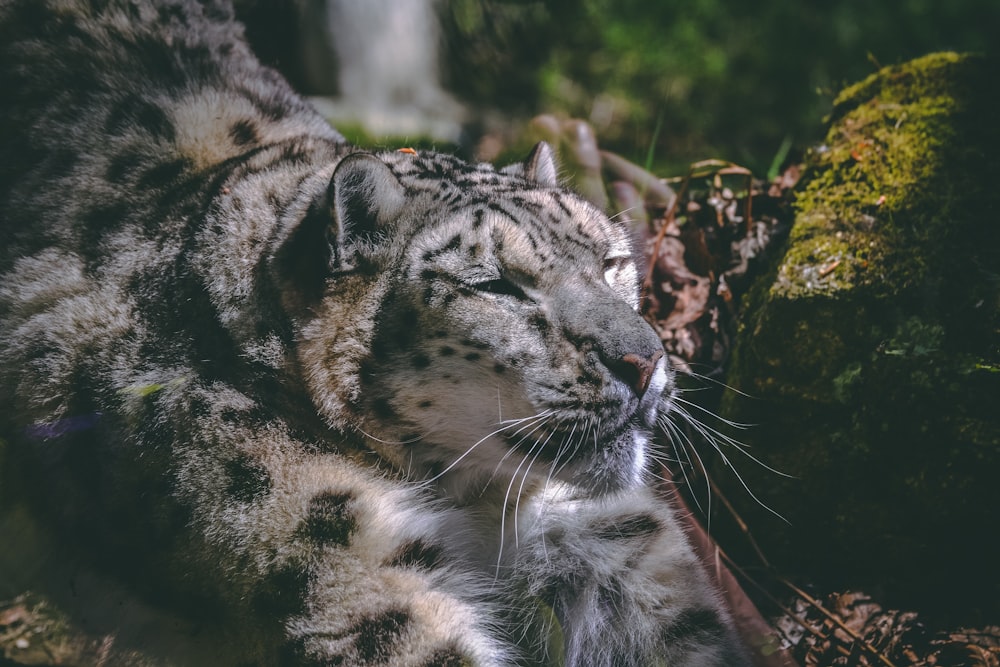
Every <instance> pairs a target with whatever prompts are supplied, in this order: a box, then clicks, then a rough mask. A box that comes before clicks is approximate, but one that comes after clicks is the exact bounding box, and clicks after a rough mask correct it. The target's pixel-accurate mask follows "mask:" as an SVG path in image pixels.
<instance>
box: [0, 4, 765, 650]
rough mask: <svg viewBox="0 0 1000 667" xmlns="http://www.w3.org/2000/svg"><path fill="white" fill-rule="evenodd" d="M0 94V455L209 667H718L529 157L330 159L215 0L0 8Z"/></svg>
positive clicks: (580, 237)
mask: <svg viewBox="0 0 1000 667" xmlns="http://www.w3.org/2000/svg"><path fill="white" fill-rule="evenodd" d="M0 89H2V90H3V95H2V96H0V273H2V276H3V277H2V280H0V437H2V438H3V439H4V441H6V443H7V444H8V446H9V447H10V448H11V450H12V451H13V452H14V453H15V454H16V456H14V457H13V458H14V459H16V464H17V465H18V466H19V471H20V472H19V474H24V475H26V476H28V477H27V478H28V479H30V480H32V483H31V484H30V487H31V489H32V490H33V494H32V496H33V498H34V499H35V501H36V502H37V506H38V507H40V508H41V509H40V510H39V511H40V512H43V513H44V515H45V516H46V517H47V519H46V520H51V521H52V522H54V523H56V524H58V525H60V526H63V527H64V530H63V532H62V533H61V536H62V537H64V538H65V539H66V540H67V541H68V542H70V543H72V544H74V545H77V544H79V545H84V546H85V547H86V549H87V550H88V552H90V553H92V554H93V559H94V562H96V563H100V564H102V565H103V566H105V567H106V568H107V569H108V570H109V571H111V572H113V573H115V575H116V576H119V577H121V578H122V580H123V581H126V582H130V584H131V585H134V586H135V587H136V588H137V590H141V591H143V594H148V595H149V596H150V599H151V600H154V601H156V603H157V604H161V603H162V604H163V605H166V606H169V607H170V608H172V609H177V610H180V613H184V614H187V613H190V614H195V613H200V614H201V615H202V616H203V617H210V618H211V619H212V620H213V622H216V623H218V624H219V626H221V627H225V628H228V629H227V633H228V634H226V635H225V636H227V637H235V638H236V640H235V641H230V642H228V643H227V648H226V651H228V652H227V653H225V654H221V653H220V654H219V655H218V656H216V657H215V658H214V659H213V660H212V664H241V665H251V664H252V665H286V664H301V665H345V666H347V665H351V666H355V665H357V666H361V665H391V666H393V667H402V666H414V667H417V666H423V667H432V666H440V667H454V666H459V665H474V666H484V667H485V666H493V665H497V666H499V665H570V666H593V667H599V666H604V665H606V666H608V667H611V666H614V667H624V666H630V665H635V666H646V665H670V666H681V665H688V666H695V665H697V666H699V667H705V666H711V665H741V664H746V657H745V652H744V650H743V649H742V648H741V647H740V642H739V640H738V639H737V634H736V632H735V629H734V624H733V622H732V620H731V618H730V616H729V615H728V613H727V611H726V609H725V608H724V605H723V604H722V603H721V602H720V599H719V596H718V595H717V593H716V592H715V590H714V589H713V587H712V585H711V583H710V580H709V578H708V576H707V574H706V573H705V572H704V571H703V569H702V567H701V565H700V563H699V560H698V558H697V557H696V556H695V554H694V552H693V551H692V549H691V547H690V546H689V544H688V542H687V540H686V539H685V535H684V534H683V531H682V529H681V528H680V527H679V524H678V521H677V517H676V516H675V514H674V512H673V511H672V510H671V506H670V504H669V502H668V500H667V499H666V498H665V497H664V496H663V494H662V492H661V491H658V490H657V487H656V485H654V484H653V481H654V477H653V475H652V472H651V466H652V464H651V452H652V448H653V446H654V445H653V440H652V438H653V435H654V432H655V429H656V426H657V422H658V420H659V419H661V418H662V417H663V415H665V414H667V413H668V412H669V410H670V407H671V401H672V397H673V396H674V392H675V383H674V376H673V372H672V371H671V369H670V368H669V367H668V365H667V360H666V359H665V358H664V355H663V349H662V345H661V341H660V340H659V338H658V336H657V335H656V334H655V333H654V331H653V329H652V328H651V327H650V326H649V325H648V324H647V323H646V322H645V321H644V320H643V318H642V317H641V316H640V314H639V313H638V312H637V306H638V276H637V264H636V259H635V257H634V254H633V249H632V244H631V241H630V237H629V233H628V230H627V229H625V228H624V226H623V225H622V224H621V223H618V222H615V221H614V220H612V219H610V218H609V217H608V216H607V215H606V214H605V213H604V212H602V211H600V210H598V209H597V208H595V207H594V206H592V205H591V204H589V203H587V202H586V201H585V200H584V199H582V198H581V197H579V196H577V195H576V194H574V193H573V192H571V191H570V190H568V189H565V188H564V187H561V186H560V183H559V178H558V169H557V166H556V162H555V158H554V154H553V150H552V149H551V148H550V147H549V146H548V145H546V144H544V143H542V144H539V145H537V146H536V147H535V148H534V149H533V150H532V151H531V152H530V154H529V155H528V156H527V158H526V159H525V160H523V161H522V162H517V163H515V164H513V165H510V166H508V167H504V168H501V169H496V168H494V167H493V166H491V165H488V164H478V163H471V162H467V161H463V160H460V159H458V158H456V157H453V156H450V155H447V154H442V153H436V152H432V151H424V150H419V151H418V150H411V149H401V150H383V151H366V150H360V149H358V148H356V147H354V146H352V145H350V144H349V143H348V142H346V141H345V140H344V138H343V137H342V136H341V135H340V134H339V133H337V132H336V131H335V130H334V129H332V128H331V127H330V126H329V125H328V124H327V123H326V122H325V121H324V120H323V119H322V118H321V117H320V116H319V115H318V114H317V113H316V112H315V111H314V110H313V108H312V107H311V106H310V105H309V104H308V103H307V102H306V101H304V99H303V98H301V97H298V96H297V95H296V94H295V93H294V92H293V91H292V90H291V89H290V87H289V85H288V84H287V83H286V82H285V80H284V79H283V78H282V77H281V76H280V75H279V74H278V73H277V72H276V71H275V70H273V69H270V68H268V67H265V66H263V65H261V64H260V62H259V61H258V60H257V59H256V58H255V56H254V55H253V53H252V52H251V49H250V47H249V46H248V44H247V43H246V41H245V40H244V38H243V28H242V27H241V25H240V24H239V23H238V22H237V20H236V19H235V17H234V13H233V9H232V7H231V6H230V4H229V3H228V1H226V0H205V1H204V2H196V1H195V0H3V2H2V3H0ZM219 636H222V635H219ZM220 651H221V649H220Z"/></svg>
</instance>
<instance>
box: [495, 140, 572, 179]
mask: <svg viewBox="0 0 1000 667" xmlns="http://www.w3.org/2000/svg"><path fill="white" fill-rule="evenodd" d="M501 171H502V172H503V173H505V174H517V175H519V176H521V177H523V178H524V179H526V180H528V181H530V182H532V183H534V184H535V185H538V186H541V187H543V188H555V187H558V186H559V168H558V166H557V164H556V155H555V151H553V150H552V146H550V145H549V144H548V143H546V142H544V141H539V142H538V143H537V144H535V146H534V148H532V149H531V152H530V153H528V157H526V158H525V159H524V161H523V162H515V163H514V164H509V165H507V166H506V167H504V168H503V169H502V170H501Z"/></svg>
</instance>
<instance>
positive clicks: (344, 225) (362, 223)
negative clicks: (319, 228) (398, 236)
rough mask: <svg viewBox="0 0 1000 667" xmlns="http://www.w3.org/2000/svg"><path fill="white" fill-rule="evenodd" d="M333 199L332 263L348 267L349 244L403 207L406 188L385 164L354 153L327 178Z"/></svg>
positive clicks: (354, 244)
mask: <svg viewBox="0 0 1000 667" xmlns="http://www.w3.org/2000/svg"><path fill="white" fill-rule="evenodd" d="M329 192H330V194H331V198H332V202H333V211H332V212H333V226H334V237H335V238H336V240H337V243H336V244H335V247H334V257H333V267H334V269H335V270H338V271H347V270H350V269H351V268H353V267H352V265H351V262H352V256H353V254H354V253H353V250H352V249H353V248H356V247H357V246H358V245H359V244H361V243H364V242H366V241H368V240H369V239H371V237H372V236H374V235H375V234H376V233H377V232H378V231H379V230H381V229H383V228H384V227H385V226H386V225H387V224H389V223H390V222H392V221H393V220H395V219H396V218H397V217H398V216H399V214H400V213H401V212H402V210H403V204H404V202H405V200H406V191H405V190H404V189H403V184H402V183H400V182H399V179H398V178H396V175H395V174H393V173H392V170H391V169H389V167H388V165H386V164H385V163H384V162H382V161H381V160H379V159H378V158H377V157H375V156H374V155H370V154H368V153H354V154H352V155H348V156H347V157H345V158H344V159H343V160H342V161H341V163H340V164H339V165H337V169H336V170H335V171H334V172H333V178H332V179H330V187H329Z"/></svg>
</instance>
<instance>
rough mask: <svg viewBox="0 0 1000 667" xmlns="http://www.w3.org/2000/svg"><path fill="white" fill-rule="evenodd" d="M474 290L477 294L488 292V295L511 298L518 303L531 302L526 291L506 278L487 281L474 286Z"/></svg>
mask: <svg viewBox="0 0 1000 667" xmlns="http://www.w3.org/2000/svg"><path fill="white" fill-rule="evenodd" d="M472 289H474V290H476V291H477V292H486V293H488V294H501V295H505V296H511V297H514V298H515V299H517V300H518V301H528V300H529V298H528V295H527V294H525V293H524V290H522V289H521V288H520V287H518V286H517V285H515V284H514V283H513V282H511V281H510V280H507V279H506V278H497V279H495V280H485V281H483V282H480V283H475V284H473V285H472Z"/></svg>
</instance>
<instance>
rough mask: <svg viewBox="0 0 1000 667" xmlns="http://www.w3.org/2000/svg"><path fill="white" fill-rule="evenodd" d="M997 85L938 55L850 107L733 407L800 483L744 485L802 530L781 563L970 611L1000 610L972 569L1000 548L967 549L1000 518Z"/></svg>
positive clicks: (814, 157)
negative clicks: (990, 518) (968, 593)
mask: <svg viewBox="0 0 1000 667" xmlns="http://www.w3.org/2000/svg"><path fill="white" fill-rule="evenodd" d="M997 81H1000V76H998V68H997V66H996V64H995V63H994V62H991V61H989V60H987V59H985V58H981V57H977V56H963V55H956V54H936V55H931V56H927V57H925V58H921V59H919V60H915V61H913V62H910V63H905V64H902V65H898V66H894V67H888V68H885V69H883V70H881V71H880V72H878V73H876V74H874V75H872V76H870V77H869V78H867V79H866V80H864V81H862V82H860V83H858V84H857V85H854V86H851V87H849V88H847V89H845V90H844V91H843V92H842V93H841V94H840V95H839V96H838V97H837V100H836V103H835V106H834V110H833V113H832V116H831V126H830V129H829V131H828V133H827V136H826V139H825V142H824V144H823V145H821V146H819V147H818V148H816V149H815V150H814V151H813V152H812V154H811V155H810V156H809V161H808V165H807V171H806V176H805V178H804V180H803V184H802V185H801V186H800V190H799V192H798V196H797V200H796V204H795V205H796V211H797V215H796V222H795V226H794V228H793V230H792V232H791V234H790V237H789V241H788V244H787V249H786V250H785V252H784V256H783V257H781V258H780V260H779V261H778V262H777V263H776V265H775V267H774V269H773V271H772V272H771V274H770V275H769V276H768V277H767V278H766V279H764V280H763V282H762V283H761V284H758V285H756V286H755V287H754V289H753V290H752V291H751V293H750V295H749V296H748V299H747V305H746V314H745V316H744V321H743V326H742V329H741V331H740V334H739V336H738V341H737V345H736V349H735V352H734V355H733V359H732V362H731V366H730V374H729V376H728V377H727V382H728V383H729V384H731V385H733V386H734V387H736V388H737V389H739V390H741V391H743V392H746V393H748V394H750V395H751V396H752V397H753V398H752V399H749V400H748V399H745V398H743V397H741V396H740V395H739V394H738V393H737V392H731V393H729V394H727V395H726V397H725V398H724V403H723V413H724V414H725V416H727V417H729V418H732V419H735V420H737V421H741V422H750V423H756V424H760V425H761V426H759V427H758V428H756V429H752V430H751V431H750V432H749V433H746V434H744V437H745V439H747V440H748V441H749V443H750V444H753V445H756V447H757V448H756V449H755V453H756V454H760V455H762V456H764V458H765V459H767V460H768V461H769V462H770V463H772V464H774V465H775V466H776V467H777V468H779V469H781V470H783V471H784V472H787V473H789V474H791V475H793V479H776V478H774V476H773V475H771V474H770V473H765V472H761V471H758V470H752V469H751V470H745V471H744V472H745V476H746V477H748V478H749V479H750V481H751V484H752V485H753V486H754V488H755V493H757V494H758V495H759V496H762V497H763V498H765V499H766V500H767V501H768V502H769V504H771V505H772V506H774V507H775V509H777V510H778V511H779V512H781V513H783V514H785V515H786V516H787V517H788V518H789V519H790V520H791V521H792V524H793V526H794V528H793V529H791V530H784V531H781V532H780V533H777V534H769V535H768V537H767V538H764V539H763V541H764V542H765V549H766V550H768V551H769V553H770V555H771V556H772V557H773V558H774V559H775V560H777V561H778V562H784V563H785V564H786V565H787V566H788V567H789V568H790V571H799V569H798V568H800V567H803V566H806V565H805V564H806V563H808V564H809V565H808V566H807V567H810V568H813V569H812V571H811V573H810V575H811V576H812V578H814V579H819V580H826V581H828V582H833V583H836V584H837V585H850V586H864V585H869V586H873V585H878V586H885V587H886V588H887V589H888V590H890V591H891V592H894V593H896V594H898V595H899V596H900V597H901V598H907V597H908V596H909V597H910V598H913V599H909V600H902V601H900V603H901V604H902V603H904V602H905V603H906V604H911V603H916V604H919V602H920V600H919V599H922V600H924V601H925V603H927V604H931V603H929V602H927V601H929V600H932V601H933V606H934V607H936V608H937V609H938V610H946V611H955V612H956V613H959V612H972V613H985V612H984V610H990V611H991V613H1000V603H998V602H996V600H997V599H1000V577H993V578H992V579H991V581H990V582H989V583H988V584H987V585H986V586H985V589H984V587H983V584H982V583H981V582H974V581H972V579H973V578H974V576H973V575H972V574H970V573H974V572H976V571H979V572H982V571H992V569H993V567H992V565H990V563H994V562H1000V545H996V546H990V547H979V546H977V547H975V548H973V547H972V544H971V542H970V543H969V546H968V547H966V548H958V549H956V545H961V544H964V543H965V542H966V541H968V540H971V539H973V538H972V536H973V535H975V534H977V533H978V532H980V531H982V530H983V529H984V524H983V523H982V522H983V521H984V519H983V517H984V516H987V515H990V514H992V513H995V512H996V511H997V510H1000V490H998V488H997V485H996V484H995V483H994V482H993V481H992V480H993V479H995V478H996V477H997V476H998V475H1000V414H998V411H997V409H996V401H997V397H998V396H1000V373H997V372H994V370H993V369H996V368H1000V275H998V273H1000V272H998V269H997V267H1000V233H998V232H997V230H996V228H995V222H994V220H995V218H996V211H998V210H1000V194H998V190H997V184H998V183H1000V125H998V123H997V122H996V121H995V118H994V105H993V103H992V101H991V98H992V94H993V91H994V88H995V85H996V82H997ZM733 486H734V487H737V486H738V485H737V484H735V483H734V484H733ZM735 494H736V489H735V488H734V490H733V492H732V494H731V495H735ZM742 505H743V506H742V507H741V509H742V510H743V511H744V512H745V513H746V514H747V515H748V516H750V517H751V518H752V517H759V518H760V520H761V521H764V522H765V524H766V521H767V519H765V518H764V517H766V513H765V512H763V511H760V510H758V509H755V508H754V506H753V504H752V502H750V501H746V502H744V503H743V504H742ZM991 525H992V524H991ZM762 534H767V533H766V531H765V530H764V529H763V528H762V527H756V528H755V529H754V535H755V536H757V537H758V538H760V536H761V535H762ZM956 552H960V555H956ZM862 553H863V554H864V558H859V557H858V555H859V554H862ZM929 571H933V572H934V573H935V576H934V577H932V581H930V582H928V578H927V572H929ZM977 587H978V589H980V590H983V595H982V598H981V599H978V598H977V599H976V600H974V601H972V602H971V603H970V602H969V601H968V600H964V599H962V595H963V593H962V591H963V590H973V589H976V588H977ZM917 598H919V599H917ZM990 600H993V602H990ZM925 606H926V605H925ZM967 618H968V617H967ZM973 620H974V619H973Z"/></svg>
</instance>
